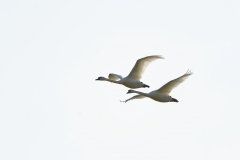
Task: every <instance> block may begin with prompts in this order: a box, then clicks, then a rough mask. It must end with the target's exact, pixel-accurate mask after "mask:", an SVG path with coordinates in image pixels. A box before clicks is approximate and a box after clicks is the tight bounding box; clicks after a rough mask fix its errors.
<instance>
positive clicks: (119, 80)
mask: <svg viewBox="0 0 240 160" xmlns="http://www.w3.org/2000/svg"><path fill="white" fill-rule="evenodd" d="M157 59H164V57H162V56H160V55H153V56H147V57H144V58H141V59H138V60H137V62H136V63H135V65H134V67H133V69H132V70H131V72H130V73H129V75H128V76H127V77H124V78H123V77H122V76H121V75H118V74H114V73H110V74H109V75H108V78H105V77H98V78H97V79H96V80H98V81H108V82H113V83H116V84H122V85H124V86H126V87H128V88H134V89H136V88H145V87H148V88H149V86H148V85H146V84H144V83H143V82H141V81H140V79H141V78H142V75H143V73H144V71H145V70H146V68H147V67H148V65H149V64H150V63H151V62H153V61H155V60H157Z"/></svg>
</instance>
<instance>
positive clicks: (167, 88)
mask: <svg viewBox="0 0 240 160" xmlns="http://www.w3.org/2000/svg"><path fill="white" fill-rule="evenodd" d="M191 74H192V72H191V71H190V70H188V71H187V72H186V73H185V74H184V75H182V76H181V77H178V78H176V79H174V80H171V81H169V82H168V83H166V84H165V85H163V86H162V87H161V88H159V89H158V90H154V91H152V92H150V93H143V92H139V91H135V90H131V89H130V90H128V92H127V94H128V93H137V94H138V95H135V96H133V97H131V98H129V99H127V100H125V101H121V102H125V103H126V102H127V101H130V100H133V99H142V98H145V97H148V98H151V99H153V100H155V101H158V102H178V100H177V99H175V98H172V97H171V96H170V95H169V94H170V92H171V91H172V90H173V89H174V88H176V87H177V86H178V85H179V84H180V83H182V82H183V81H185V80H186V79H187V78H188V77H189V76H190V75H191Z"/></svg>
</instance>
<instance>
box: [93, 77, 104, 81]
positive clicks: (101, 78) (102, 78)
mask: <svg viewBox="0 0 240 160" xmlns="http://www.w3.org/2000/svg"><path fill="white" fill-rule="evenodd" d="M95 80H96V81H101V80H105V78H104V77H98V78H97V79H95Z"/></svg>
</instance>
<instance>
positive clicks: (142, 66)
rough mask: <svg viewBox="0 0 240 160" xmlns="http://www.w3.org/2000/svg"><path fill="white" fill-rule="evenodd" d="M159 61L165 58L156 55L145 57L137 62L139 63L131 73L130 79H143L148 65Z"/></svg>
mask: <svg viewBox="0 0 240 160" xmlns="http://www.w3.org/2000/svg"><path fill="white" fill-rule="evenodd" d="M157 59H164V58H163V57H162V56H158V55H156V56H148V57H144V58H141V59H139V60H137V62H136V63H135V66H134V67H133V69H132V71H131V72H130V73H129V75H128V77H130V78H133V79H137V80H140V79H141V78H142V75H143V73H144V71H145V70H146V68H147V67H148V65H149V64H150V63H151V62H152V61H155V60H157Z"/></svg>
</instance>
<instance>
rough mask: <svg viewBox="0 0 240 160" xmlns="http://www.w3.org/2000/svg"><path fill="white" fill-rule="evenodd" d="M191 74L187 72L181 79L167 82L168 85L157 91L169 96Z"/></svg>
mask: <svg viewBox="0 0 240 160" xmlns="http://www.w3.org/2000/svg"><path fill="white" fill-rule="evenodd" d="M191 74H192V72H191V71H190V70H188V71H187V72H186V73H185V74H184V75H182V76H181V77H178V78H176V79H174V80H171V81H169V82H168V83H166V84H165V85H163V86H162V87H161V88H159V89H158V90H157V91H158V92H161V93H165V94H169V93H170V92H171V91H172V90H173V89H174V88H176V87H177V86H178V85H179V84H180V83H182V82H183V81H185V80H186V79H187V78H188V77H189V76H190V75H191Z"/></svg>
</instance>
